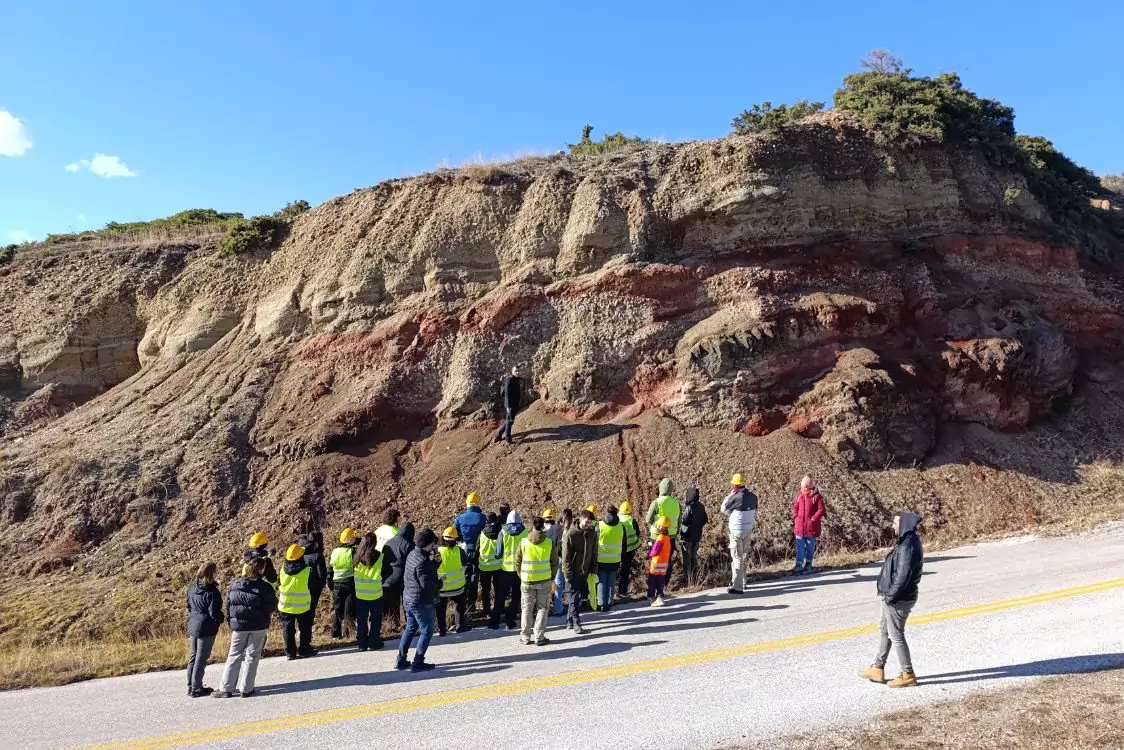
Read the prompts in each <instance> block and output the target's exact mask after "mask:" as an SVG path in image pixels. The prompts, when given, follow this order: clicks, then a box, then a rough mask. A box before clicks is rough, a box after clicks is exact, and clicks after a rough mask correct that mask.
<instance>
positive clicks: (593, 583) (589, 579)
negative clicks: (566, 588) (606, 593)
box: [585, 573, 601, 612]
mask: <svg viewBox="0 0 1124 750" xmlns="http://www.w3.org/2000/svg"><path fill="white" fill-rule="evenodd" d="M585 585H586V586H587V587H588V588H589V606H590V607H592V608H593V610H594V611H595V612H596V611H597V610H599V609H601V605H599V604H598V603H597V574H596V573H590V574H589V575H588V576H586V578H585Z"/></svg>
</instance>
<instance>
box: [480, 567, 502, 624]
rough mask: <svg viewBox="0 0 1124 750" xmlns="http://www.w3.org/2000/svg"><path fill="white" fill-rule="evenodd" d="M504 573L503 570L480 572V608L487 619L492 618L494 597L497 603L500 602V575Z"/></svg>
mask: <svg viewBox="0 0 1124 750" xmlns="http://www.w3.org/2000/svg"><path fill="white" fill-rule="evenodd" d="M502 572H503V571H501V570H481V571H480V608H481V610H482V611H483V612H484V615H485V616H486V617H490V616H491V614H492V601H493V599H492V598H493V596H494V597H495V601H499V598H500V573H502ZM497 622H498V620H497Z"/></svg>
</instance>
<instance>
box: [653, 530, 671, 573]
mask: <svg viewBox="0 0 1124 750" xmlns="http://www.w3.org/2000/svg"><path fill="white" fill-rule="evenodd" d="M656 541H657V542H663V546H662V547H660V551H659V553H658V554H657V555H656V556H655V557H649V558H648V572H649V573H651V574H652V575H654V576H665V575H667V564H668V562H669V561H670V560H671V537H669V536H668V535H667V534H660V535H659V536H658V537H656Z"/></svg>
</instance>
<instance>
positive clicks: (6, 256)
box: [0, 244, 19, 266]
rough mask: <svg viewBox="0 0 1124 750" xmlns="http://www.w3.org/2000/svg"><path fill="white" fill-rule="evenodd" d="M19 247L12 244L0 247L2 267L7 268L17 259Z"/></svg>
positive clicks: (0, 264)
mask: <svg viewBox="0 0 1124 750" xmlns="http://www.w3.org/2000/svg"><path fill="white" fill-rule="evenodd" d="M18 249H19V245H16V244H11V245H7V246H5V247H0V266H6V265H8V264H9V263H11V262H12V261H13V260H15V259H16V250H18Z"/></svg>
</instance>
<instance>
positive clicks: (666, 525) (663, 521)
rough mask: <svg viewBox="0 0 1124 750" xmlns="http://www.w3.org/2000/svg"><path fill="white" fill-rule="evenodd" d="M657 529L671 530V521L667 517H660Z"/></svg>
mask: <svg viewBox="0 0 1124 750" xmlns="http://www.w3.org/2000/svg"><path fill="white" fill-rule="evenodd" d="M656 528H657V529H670V528H671V519H670V518H668V517H667V516H660V517H659V518H657V519H656Z"/></svg>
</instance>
